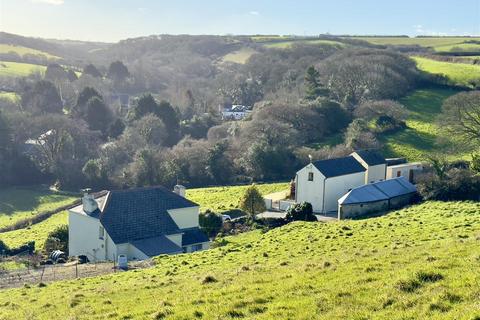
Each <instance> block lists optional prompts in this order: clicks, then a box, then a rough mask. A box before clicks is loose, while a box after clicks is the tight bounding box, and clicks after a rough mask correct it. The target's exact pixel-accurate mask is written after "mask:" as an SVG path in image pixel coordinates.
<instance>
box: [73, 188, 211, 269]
mask: <svg viewBox="0 0 480 320" xmlns="http://www.w3.org/2000/svg"><path fill="white" fill-rule="evenodd" d="M176 191H178V192H177V193H178V194H177V193H174V192H171V191H169V190H167V189H165V188H163V187H149V188H138V189H130V190H119V191H109V192H107V194H106V195H105V196H103V197H100V198H98V199H94V197H93V195H89V194H86V195H85V196H84V197H83V199H82V204H81V205H79V206H77V207H75V208H73V209H70V210H69V218H68V219H69V221H68V222H69V228H68V229H69V231H68V235H69V255H70V256H81V255H84V256H87V258H88V259H89V260H91V261H105V260H116V258H117V257H118V256H119V255H126V256H127V258H128V260H143V259H147V258H149V257H152V256H157V255H160V254H175V253H182V252H193V251H198V250H203V249H208V248H209V239H208V237H207V236H206V235H205V233H203V231H201V230H200V229H199V224H198V215H199V206H198V205H197V204H196V203H193V202H191V201H190V200H187V199H186V198H184V197H183V196H182V195H183V194H184V188H183V187H177V188H176Z"/></svg>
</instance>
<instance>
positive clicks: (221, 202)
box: [187, 183, 289, 213]
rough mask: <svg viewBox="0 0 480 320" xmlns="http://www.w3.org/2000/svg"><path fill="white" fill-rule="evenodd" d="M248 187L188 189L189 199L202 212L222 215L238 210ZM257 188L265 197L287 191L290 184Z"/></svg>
mask: <svg viewBox="0 0 480 320" xmlns="http://www.w3.org/2000/svg"><path fill="white" fill-rule="evenodd" d="M248 187H249V186H248V185H245V186H225V187H211V188H198V189H188V190H187V198H188V199H190V200H192V201H194V202H196V203H198V204H199V205H200V207H201V210H202V211H205V210H206V209H211V210H213V211H215V212H218V213H222V212H225V211H229V210H234V209H238V202H239V201H240V198H241V197H242V195H243V193H244V192H245V190H246V189H247V188H248ZM257 187H258V189H259V190H260V192H261V193H262V194H263V195H267V194H269V193H274V192H278V191H283V190H287V189H288V188H289V183H270V184H257Z"/></svg>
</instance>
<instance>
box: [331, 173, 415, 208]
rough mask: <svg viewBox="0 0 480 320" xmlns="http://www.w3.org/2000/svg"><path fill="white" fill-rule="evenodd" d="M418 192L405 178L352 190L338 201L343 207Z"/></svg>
mask: <svg viewBox="0 0 480 320" xmlns="http://www.w3.org/2000/svg"><path fill="white" fill-rule="evenodd" d="M415 192H417V188H416V187H415V186H414V185H413V184H411V183H410V182H408V180H407V179H405V178H404V177H399V178H395V179H389V180H385V181H379V182H376V183H371V184H366V185H363V186H360V187H358V188H355V189H352V190H351V191H350V192H348V193H347V194H345V195H344V196H343V197H341V198H340V199H338V203H339V204H341V205H345V204H354V203H367V202H376V201H382V200H388V199H392V198H395V197H399V196H402V195H406V194H411V193H415Z"/></svg>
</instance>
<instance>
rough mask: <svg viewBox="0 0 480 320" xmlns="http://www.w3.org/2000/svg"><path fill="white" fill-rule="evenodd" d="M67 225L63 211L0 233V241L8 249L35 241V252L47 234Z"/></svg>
mask: <svg viewBox="0 0 480 320" xmlns="http://www.w3.org/2000/svg"><path fill="white" fill-rule="evenodd" d="M67 223H68V217H67V212H66V211H63V212H61V213H57V214H54V215H53V216H51V217H50V218H48V219H46V220H44V221H42V222H39V223H36V224H34V225H31V226H30V227H28V228H24V229H18V230H14V231H8V232H4V233H0V240H2V241H3V242H5V244H6V245H7V246H9V247H10V248H17V247H20V246H21V245H23V244H26V243H28V242H29V241H35V250H42V249H43V245H44V243H45V240H46V239H47V236H48V234H49V233H50V232H52V231H53V230H55V229H56V228H57V227H58V226H61V225H64V224H67ZM0 319H1V318H0Z"/></svg>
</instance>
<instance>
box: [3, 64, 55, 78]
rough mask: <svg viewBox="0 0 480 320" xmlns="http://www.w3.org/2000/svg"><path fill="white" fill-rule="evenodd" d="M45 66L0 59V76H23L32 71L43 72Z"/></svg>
mask: <svg viewBox="0 0 480 320" xmlns="http://www.w3.org/2000/svg"><path fill="white" fill-rule="evenodd" d="M46 68H47V67H45V66H41V65H36V64H30V63H20V62H8V61H0V77H2V76H4V77H25V76H28V75H30V74H32V73H35V72H39V73H42V74H43V73H44V72H45V69H46Z"/></svg>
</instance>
